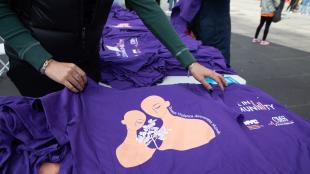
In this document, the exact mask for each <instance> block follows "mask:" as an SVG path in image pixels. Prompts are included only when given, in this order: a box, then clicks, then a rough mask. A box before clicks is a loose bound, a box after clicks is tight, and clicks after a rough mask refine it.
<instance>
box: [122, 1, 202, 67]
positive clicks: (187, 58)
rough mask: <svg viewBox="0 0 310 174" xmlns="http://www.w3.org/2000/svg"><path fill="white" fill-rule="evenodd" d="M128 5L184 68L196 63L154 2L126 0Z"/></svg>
mask: <svg viewBox="0 0 310 174" xmlns="http://www.w3.org/2000/svg"><path fill="white" fill-rule="evenodd" d="M126 5H127V6H128V7H129V8H131V9H133V10H134V11H136V12H137V14H138V15H139V17H140V18H141V19H142V21H143V22H144V24H145V25H146V26H147V27H148V28H149V30H150V31H151V32H152V33H153V34H154V35H155V36H156V37H157V38H158V39H159V40H160V41H161V42H162V43H163V45H165V46H166V47H167V48H168V50H169V51H170V52H171V53H172V54H173V55H174V56H176V57H177V59H178V60H179V61H180V62H181V64H182V65H183V66H184V67H186V68H187V67H188V66H189V65H191V64H192V63H193V62H195V61H196V60H195V58H194V57H193V55H192V54H191V53H190V52H189V50H188V48H187V47H186V46H185V45H184V44H183V42H182V41H181V39H180V38H179V36H178V35H177V33H176V31H175V30H174V29H173V27H172V26H171V24H170V22H169V20H168V18H167V16H166V15H165V13H164V12H163V11H162V9H161V8H160V7H159V6H158V5H157V3H156V2H155V1H154V0H126Z"/></svg>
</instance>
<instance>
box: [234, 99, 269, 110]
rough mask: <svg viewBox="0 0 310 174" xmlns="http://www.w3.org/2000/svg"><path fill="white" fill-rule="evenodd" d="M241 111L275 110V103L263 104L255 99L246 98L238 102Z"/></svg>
mask: <svg viewBox="0 0 310 174" xmlns="http://www.w3.org/2000/svg"><path fill="white" fill-rule="evenodd" d="M237 105H238V107H239V108H240V111H241V112H255V111H271V110H275V107H274V105H273V104H263V103H261V102H255V101H253V100H246V101H241V102H240V103H237Z"/></svg>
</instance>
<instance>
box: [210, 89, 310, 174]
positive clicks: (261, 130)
mask: <svg viewBox="0 0 310 174" xmlns="http://www.w3.org/2000/svg"><path fill="white" fill-rule="evenodd" d="M214 97H215V98H216V99H218V100H222V101H223V102H224V103H225V104H226V105H227V106H228V107H229V108H231V109H232V110H234V112H238V113H240V114H241V115H242V116H244V120H243V124H241V126H242V128H243V130H244V132H245V133H246V134H247V136H248V137H249V139H250V140H251V141H252V142H253V144H254V145H255V146H256V147H257V148H258V149H259V150H260V153H261V154H263V155H264V156H265V158H266V159H267V160H268V161H270V164H272V165H273V166H274V167H276V168H277V169H278V171H279V172H280V173H282V174H292V173H298V174H309V173H310V165H309V164H310V123H309V121H306V120H304V119H303V118H302V117H300V116H298V115H296V114H295V113H292V112H291V111H289V110H288V109H287V108H285V107H284V106H282V105H281V104H279V103H278V102H277V101H275V100H274V99H273V98H272V97H271V96H270V95H268V94H266V93H264V92H263V91H261V90H259V89H257V88H254V87H251V86H245V85H231V86H229V87H228V88H226V89H225V92H224V93H222V92H219V91H218V90H216V91H215V93H214Z"/></svg>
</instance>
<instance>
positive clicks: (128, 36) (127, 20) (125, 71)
mask: <svg viewBox="0 0 310 174" xmlns="http://www.w3.org/2000/svg"><path fill="white" fill-rule="evenodd" d="M180 37H181V39H182V40H183V42H184V43H185V44H186V45H187V46H188V48H189V50H190V51H191V52H192V54H193V55H194V56H195V57H196V59H197V60H198V62H199V63H201V64H203V65H205V66H206V67H208V68H210V69H212V70H215V71H217V72H219V73H223V74H234V71H233V70H232V69H230V68H228V67H227V66H226V64H225V60H224V57H223V55H222V54H221V53H220V51H218V50H217V49H215V48H213V47H208V46H203V45H202V44H201V42H200V41H197V40H194V39H193V38H191V37H190V36H188V35H185V34H184V35H183V34H182V35H180ZM100 59H101V63H102V73H101V78H102V81H103V82H105V83H107V84H109V85H111V86H112V87H114V88H118V89H126V88H132V87H146V86H152V85H155V84H157V83H160V82H161V80H162V79H163V78H164V77H165V76H167V75H186V74H187V71H186V69H185V68H184V67H182V66H181V64H180V63H179V62H178V61H177V59H176V58H175V57H174V56H172V55H171V53H170V52H169V51H168V50H167V49H166V48H165V47H164V46H163V45H162V44H161V43H160V42H159V40H157V39H156V38H155V37H154V35H153V34H152V33H151V32H150V31H149V30H148V29H147V28H146V27H145V26H144V24H143V23H142V21H141V20H140V19H139V17H138V16H137V15H136V13H135V12H132V11H129V10H127V9H124V8H122V7H120V6H113V7H112V10H111V12H110V15H109V18H108V21H107V24H106V26H105V28H104V30H103V34H102V42H101V49H100Z"/></svg>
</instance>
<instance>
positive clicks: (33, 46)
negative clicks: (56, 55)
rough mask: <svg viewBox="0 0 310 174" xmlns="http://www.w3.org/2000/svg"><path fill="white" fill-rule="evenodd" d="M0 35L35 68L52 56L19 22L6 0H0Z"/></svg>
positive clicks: (19, 55) (21, 57)
mask: <svg viewBox="0 0 310 174" xmlns="http://www.w3.org/2000/svg"><path fill="white" fill-rule="evenodd" d="M0 36H1V37H2V38H3V39H4V40H5V44H7V45H9V46H10V47H11V48H13V49H14V50H15V51H16V53H17V54H18V57H19V58H20V59H21V60H24V61H26V62H28V63H29V64H30V65H32V66H33V67H34V68H35V69H37V70H40V68H41V67H42V65H43V63H44V62H45V61H46V60H48V59H49V58H51V57H52V55H51V54H49V53H48V52H47V51H46V50H45V49H44V48H43V47H42V46H41V44H40V43H39V42H38V41H37V40H35V39H34V38H33V37H32V36H31V33H30V31H29V30H27V29H26V28H25V27H24V25H23V24H22V23H21V22H20V20H19V19H18V17H17V15H16V14H15V13H14V12H13V11H12V10H11V9H10V7H9V4H8V0H0Z"/></svg>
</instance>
